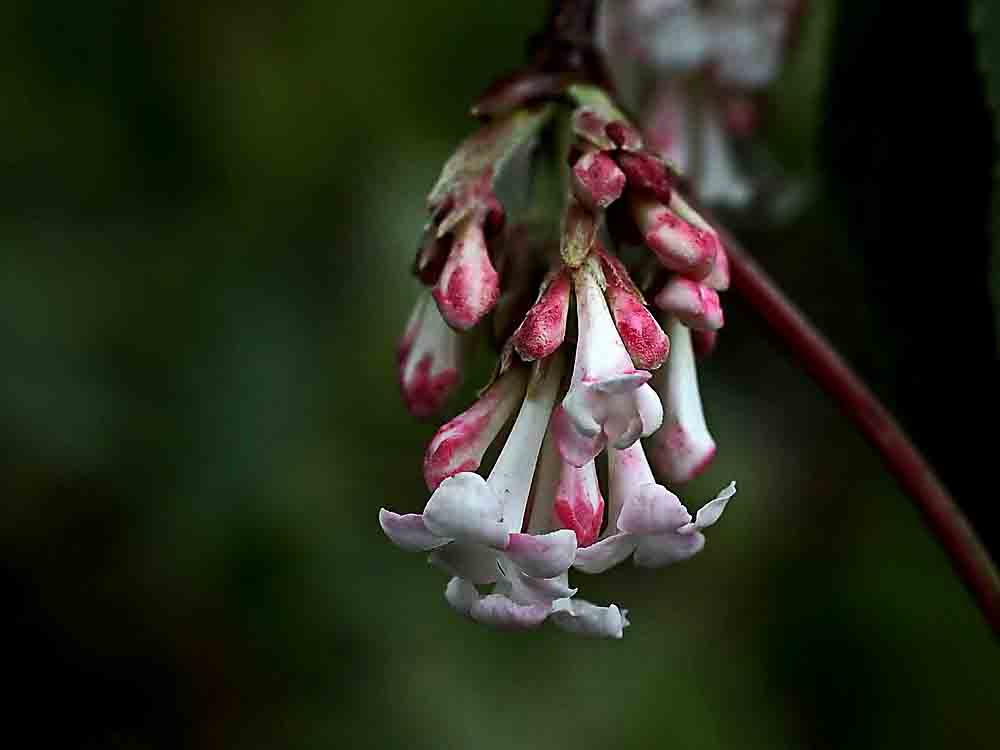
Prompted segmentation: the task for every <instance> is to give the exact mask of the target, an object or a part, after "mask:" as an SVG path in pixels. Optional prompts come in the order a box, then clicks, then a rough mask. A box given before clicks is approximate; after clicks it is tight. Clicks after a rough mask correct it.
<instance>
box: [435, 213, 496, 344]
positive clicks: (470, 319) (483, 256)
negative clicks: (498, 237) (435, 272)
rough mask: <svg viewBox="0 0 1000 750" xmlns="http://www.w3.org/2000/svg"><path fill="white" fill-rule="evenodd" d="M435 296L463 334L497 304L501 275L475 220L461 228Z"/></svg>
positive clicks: (447, 318) (442, 313) (436, 287)
mask: <svg viewBox="0 0 1000 750" xmlns="http://www.w3.org/2000/svg"><path fill="white" fill-rule="evenodd" d="M433 294H434V301H435V302H437V306H438V309H439V310H440V311H441V315H442V317H444V319H445V320H446V321H447V322H448V325H450V326H451V327H452V328H454V329H456V330H459V331H465V330H468V329H469V328H472V326H474V325H475V324H476V323H478V322H479V321H480V320H481V319H482V317H483V316H484V315H486V314H487V313H488V312H489V311H490V310H492V309H493V306H494V305H495V304H496V301H497V297H498V296H499V295H500V275H499V274H498V273H497V272H496V269H494V268H493V264H492V263H491V262H490V256H489V253H488V252H487V249H486V239H485V237H484V236H483V230H482V228H481V227H480V226H479V225H478V224H477V223H475V222H474V221H472V220H468V221H465V222H464V223H463V224H461V225H460V226H459V227H458V229H457V231H456V233H455V236H454V240H453V241H452V246H451V252H450V253H449V254H448V260H447V261H446V262H445V264H444V268H443V269H442V270H441V276H440V277H439V278H438V281H437V284H436V285H435V286H434V292H433Z"/></svg>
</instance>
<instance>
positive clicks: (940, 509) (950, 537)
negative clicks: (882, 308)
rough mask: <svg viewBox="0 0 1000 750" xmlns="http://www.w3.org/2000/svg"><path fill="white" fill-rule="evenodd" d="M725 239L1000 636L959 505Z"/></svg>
mask: <svg viewBox="0 0 1000 750" xmlns="http://www.w3.org/2000/svg"><path fill="white" fill-rule="evenodd" d="M715 226H716V227H719V226H720V225H719V224H715ZM719 233H720V236H721V237H722V241H723V244H724V245H725V247H726V250H727V251H728V256H729V264H730V272H731V274H732V283H733V288H734V289H735V290H736V291H737V292H738V293H739V294H741V295H742V296H743V297H744V298H745V299H746V301H747V302H749V303H750V306H751V307H752V308H753V309H754V310H755V311H756V312H757V313H758V314H759V315H760V316H761V317H762V318H763V320H764V322H765V323H766V324H767V326H768V327H769V328H770V329H771V331H772V332H773V333H774V334H775V335H776V336H777V337H778V338H779V339H781V341H782V343H784V345H785V346H787V347H788V349H789V350H790V351H791V353H792V355H793V356H794V357H795V359H796V360H797V361H798V362H799V363H800V364H801V365H802V367H803V369H805V371H806V372H808V373H809V375H811V376H812V377H813V378H814V379H815V380H816V382H817V383H819V385H820V387H822V388H823V390H824V391H826V392H827V393H828V394H829V395H830V397H831V398H833V399H834V401H836V402H837V403H838V404H839V406H840V408H841V409H842V410H843V411H844V413H845V414H846V415H847V416H848V418H849V419H850V420H851V421H852V422H853V423H854V425H855V426H856V427H857V428H858V430H859V431H860V432H861V434H863V435H864V436H865V438H866V439H867V440H868V442H870V443H871V444H872V446H873V447H874V448H875V449H876V450H877V451H878V453H879V455H880V456H881V457H882V461H883V462H884V464H885V467H886V469H887V470H888V471H889V473H890V474H892V476H893V477H894V478H895V479H896V481H897V482H899V485H900V487H902V489H903V491H904V492H905V493H906V494H907V495H908V496H909V498H910V500H911V501H912V502H913V504H914V505H915V506H916V507H917V510H919V511H920V514H921V516H922V517H923V519H924V523H925V524H927V526H928V528H929V529H930V530H931V532H932V533H933V534H934V536H935V537H936V538H937V540H938V542H939V543H940V544H941V546H942V547H943V548H944V551H945V553H946V554H947V555H948V558H949V559H950V560H951V564H952V567H953V568H954V570H955V573H956V574H957V575H958V577H959V578H960V579H961V580H962V583H964V584H965V586H966V587H967V588H968V590H969V592H970V593H971V594H972V596H973V598H974V599H975V601H976V604H977V605H978V606H979V609H980V610H981V611H982V613H983V617H985V618H986V621H987V622H988V623H989V625H990V627H992V628H993V632H994V633H996V634H1000V576H998V575H997V570H996V567H995V566H994V564H993V562H992V560H991V559H990V556H989V553H988V552H987V551H986V548H985V547H984V546H983V543H982V541H981V540H980V539H979V537H978V536H977V535H976V532H975V530H974V529H973V528H972V525H971V524H970V523H969V521H968V519H967V518H966V517H965V514H964V513H962V511H961V510H960V509H959V507H958V504H957V503H956V502H955V499H954V498H953V497H952V496H951V494H950V493H949V492H948V490H947V489H945V487H944V485H943V484H942V483H941V480H940V479H938V477H937V475H936V474H935V473H934V470H933V469H932V468H931V467H930V465H929V464H928V463H927V460H926V459H925V458H924V457H923V456H922V455H921V453H920V451H919V450H917V447H916V446H915V445H914V444H913V441H912V440H910V438H909V437H908V436H907V434H906V432H904V431H903V428H902V427H900V425H899V423H898V422H897V421H896V420H895V419H894V418H893V416H892V414H890V413H889V411H888V409H886V408H885V406H883V405H882V403H881V402H880V401H879V400H878V398H876V396H875V394H874V393H872V391H871V389H870V388H868V386H867V385H865V383H864V381H862V380H861V378H860V377H859V376H858V375H857V373H855V372H854V370H852V369H851V367H850V365H848V364H847V362H846V361H845V360H844V358H843V357H841V356H840V354H838V353H837V351H836V350H835V349H834V348H833V345H832V344H831V343H830V342H829V341H828V340H827V339H826V338H825V337H824V336H823V334H822V333H820V332H819V331H818V330H817V329H816V328H815V326H813V324H812V323H811V322H810V321H809V320H808V318H806V317H805V315H803V314H802V312H801V311H800V310H799V309H798V307H796V306H795V305H794V304H793V303H792V302H791V300H789V299H788V298H787V297H786V296H785V294H784V293H783V292H782V291H781V289H780V288H779V287H778V285H777V284H776V283H775V282H774V280H773V279H771V277H770V276H768V275H767V273H766V272H765V271H764V269H762V268H761V267H760V265H758V263H757V262H756V261H755V260H754V259H753V258H752V257H751V256H750V254H749V253H748V252H747V251H746V249H744V248H743V246H742V245H740V243H739V242H737V241H736V239H735V238H733V237H732V236H731V235H730V234H728V233H727V232H725V230H721V229H720V230H719Z"/></svg>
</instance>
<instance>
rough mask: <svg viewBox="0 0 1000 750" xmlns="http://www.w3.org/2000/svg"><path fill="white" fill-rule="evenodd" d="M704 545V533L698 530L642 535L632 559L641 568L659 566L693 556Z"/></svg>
mask: <svg viewBox="0 0 1000 750" xmlns="http://www.w3.org/2000/svg"><path fill="white" fill-rule="evenodd" d="M704 546H705V535H704V534H702V533H701V532H700V531H695V532H694V533H690V534H679V533H672V534H660V535H658V536H644V537H641V538H640V539H639V544H638V546H637V547H636V550H635V556H634V557H633V560H635V564H636V565H638V566H640V567H643V568H661V567H663V566H664V565H670V564H671V563H675V562H680V561H681V560H687V559H688V558H690V557H694V556H695V555H696V554H698V553H699V552H700V551H701V549H702V547H704Z"/></svg>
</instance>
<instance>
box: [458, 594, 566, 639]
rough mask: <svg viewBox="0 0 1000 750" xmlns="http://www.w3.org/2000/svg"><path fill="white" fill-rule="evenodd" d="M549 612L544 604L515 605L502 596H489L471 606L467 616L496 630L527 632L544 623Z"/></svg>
mask: <svg viewBox="0 0 1000 750" xmlns="http://www.w3.org/2000/svg"><path fill="white" fill-rule="evenodd" d="M550 611H551V606H548V605H545V604H517V603H516V602H513V601H511V600H510V599H508V598H507V597H506V596H503V595H502V594H490V595H488V596H484V597H482V598H480V599H479V600H478V601H476V602H475V603H473V604H472V606H471V607H470V609H469V616H470V617H471V618H472V619H473V620H475V621H476V622H478V623H480V624H482V625H487V626H489V627H492V628H497V629H498V630H529V629H531V628H537V627H538V626H539V625H541V624H542V623H543V622H545V618H546V617H548V616H549V612H550Z"/></svg>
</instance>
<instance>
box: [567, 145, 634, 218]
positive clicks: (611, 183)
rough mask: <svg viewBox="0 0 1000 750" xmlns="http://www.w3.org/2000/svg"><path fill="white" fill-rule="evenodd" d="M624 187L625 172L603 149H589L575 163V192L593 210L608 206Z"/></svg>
mask: <svg viewBox="0 0 1000 750" xmlns="http://www.w3.org/2000/svg"><path fill="white" fill-rule="evenodd" d="M624 189H625V174H624V173H623V172H622V170H620V169H619V168H618V165H617V164H615V161H614V159H612V158H611V157H610V156H608V155H607V154H605V153H604V152H602V151H588V152H587V153H585V154H583V156H581V157H580V158H579V159H577V160H576V163H575V164H574V165H573V194H574V195H576V197H577V200H579V201H580V203H582V204H583V205H585V206H586V207H587V208H589V209H590V210H591V211H596V210H598V209H601V208H607V207H608V206H610V205H611V204H612V203H614V202H615V201H616V200H618V198H619V196H621V194H622V190H624Z"/></svg>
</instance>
